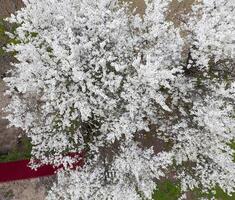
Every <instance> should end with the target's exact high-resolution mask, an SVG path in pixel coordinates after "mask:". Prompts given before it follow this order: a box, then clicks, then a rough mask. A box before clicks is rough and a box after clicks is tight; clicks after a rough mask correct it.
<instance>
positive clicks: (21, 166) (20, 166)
mask: <svg viewBox="0 0 235 200" xmlns="http://www.w3.org/2000/svg"><path fill="white" fill-rule="evenodd" d="M28 164H29V160H20V161H15V162H7V163H0V182H6V181H14V180H22V179H30V178H37V177H42V176H50V175H53V174H54V173H55V172H56V169H55V168H53V167H52V166H51V165H44V166H42V167H40V168H38V169H37V171H35V170H33V169H31V168H30V167H29V166H28Z"/></svg>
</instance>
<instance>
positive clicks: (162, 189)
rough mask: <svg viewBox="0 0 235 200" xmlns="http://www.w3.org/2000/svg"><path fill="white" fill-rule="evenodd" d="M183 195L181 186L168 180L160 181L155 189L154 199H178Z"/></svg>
mask: <svg viewBox="0 0 235 200" xmlns="http://www.w3.org/2000/svg"><path fill="white" fill-rule="evenodd" d="M180 195H181V192H180V187H179V186H178V185H177V184H175V183H173V182H171V181H169V180H166V181H164V182H162V183H160V184H159V185H158V187H157V189H156V190H155V191H154V194H153V199H154V200H177V199H178V198H179V197H180Z"/></svg>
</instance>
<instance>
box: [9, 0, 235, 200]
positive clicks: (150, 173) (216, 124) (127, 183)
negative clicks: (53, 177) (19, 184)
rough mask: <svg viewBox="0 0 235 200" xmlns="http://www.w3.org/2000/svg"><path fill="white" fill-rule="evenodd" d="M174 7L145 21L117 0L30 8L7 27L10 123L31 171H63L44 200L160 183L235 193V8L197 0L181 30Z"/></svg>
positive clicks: (162, 2)
mask: <svg viewBox="0 0 235 200" xmlns="http://www.w3.org/2000/svg"><path fill="white" fill-rule="evenodd" d="M170 2H171V1H170V0H167V1H166V0H151V1H146V10H145V15H144V16H139V15H138V14H135V15H132V14H130V13H129V10H128V4H121V3H120V2H118V1H116V0H115V1H114V0H97V1H93V0H64V1H61V0H41V1H36V0H27V1H26V0H25V2H24V3H25V7H24V8H23V9H22V10H21V11H19V12H18V13H17V14H16V15H15V16H11V18H9V21H10V22H12V23H17V24H19V27H18V28H17V29H16V32H15V34H13V35H12V34H9V36H10V37H13V38H14V37H15V38H17V40H18V44H15V45H10V46H9V47H8V50H9V51H14V52H16V58H17V60H18V61H19V62H18V63H15V64H14V66H15V69H14V70H13V71H11V77H8V78H5V81H6V82H7V84H8V87H9V90H8V94H9V95H11V97H12V101H11V103H10V105H9V106H8V108H7V111H8V113H9V115H8V119H9V120H10V122H11V124H12V125H14V126H16V127H20V128H22V129H24V130H25V131H26V133H27V134H28V136H29V137H30V138H31V140H32V145H33V149H32V160H31V162H32V167H38V166H39V165H41V164H48V163H49V164H53V165H56V166H59V165H61V164H63V165H64V169H63V170H62V169H61V170H60V171H59V173H58V180H57V183H56V184H55V185H54V186H53V188H52V190H51V191H50V193H49V195H48V199H51V200H54V199H55V200H56V199H82V200H88V199H89V200H92V199H94V200H96V199H99V200H100V199H110V200H111V199H113V200H114V199H118V200H120V199H130V200H135V199H136V200H141V199H143V198H148V199H151V195H152V192H153V190H154V188H155V187H156V184H157V183H158V181H159V180H161V179H162V177H167V178H171V179H174V180H177V181H180V184H181V188H182V192H187V191H189V190H193V189H194V188H202V189H204V190H205V191H208V190H211V189H213V188H214V187H215V186H217V185H218V186H220V187H221V188H222V189H223V190H224V191H225V192H227V193H231V192H234V189H235V163H234V162H233V153H234V151H233V150H232V149H231V148H230V146H229V145H230V144H231V142H232V141H234V139H235V119H234V97H235V96H234V91H235V90H234V89H235V82H234V75H235V74H234V57H235V55H234V52H233V49H234V35H235V25H234V21H235V19H234V9H235V5H234V4H233V3H232V1H231V0H217V1H216V0H201V1H199V2H197V3H196V4H195V5H194V6H193V8H192V11H193V12H192V13H191V14H190V15H188V16H185V19H186V20H184V23H183V24H182V26H181V27H180V28H176V27H175V26H174V24H173V22H171V21H169V20H167V17H166V16H167V12H168V10H169V3H170ZM182 32H184V33H185V32H186V33H187V34H186V36H184V37H182ZM185 52H186V53H185ZM153 144H154V145H153ZM81 151H83V152H84V153H85V158H84V160H85V165H84V166H83V167H82V168H77V169H76V170H71V169H70V167H71V164H72V163H74V162H76V159H79V158H77V157H74V158H71V157H69V156H67V155H68V152H81ZM36 160H37V162H36ZM38 160H40V163H38ZM172 174H174V176H172Z"/></svg>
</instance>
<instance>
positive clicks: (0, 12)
mask: <svg viewBox="0 0 235 200" xmlns="http://www.w3.org/2000/svg"><path fill="white" fill-rule="evenodd" d="M22 6H23V3H22V1H21V0H0V18H4V17H8V16H10V15H11V13H15V12H16V11H17V10H19V9H20V8H21V7H22Z"/></svg>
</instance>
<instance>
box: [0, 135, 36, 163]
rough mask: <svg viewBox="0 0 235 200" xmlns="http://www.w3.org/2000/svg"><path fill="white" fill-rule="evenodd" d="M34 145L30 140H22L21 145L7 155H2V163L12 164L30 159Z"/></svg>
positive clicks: (0, 156)
mask: <svg viewBox="0 0 235 200" xmlns="http://www.w3.org/2000/svg"><path fill="white" fill-rule="evenodd" d="M31 149H32V145H31V143H30V140H29V139H28V138H22V139H21V141H20V143H19V145H17V147H15V148H13V149H12V150H11V151H9V152H8V153H7V154H6V155H0V162H10V161H17V160H24V159H30V157H31Z"/></svg>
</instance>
